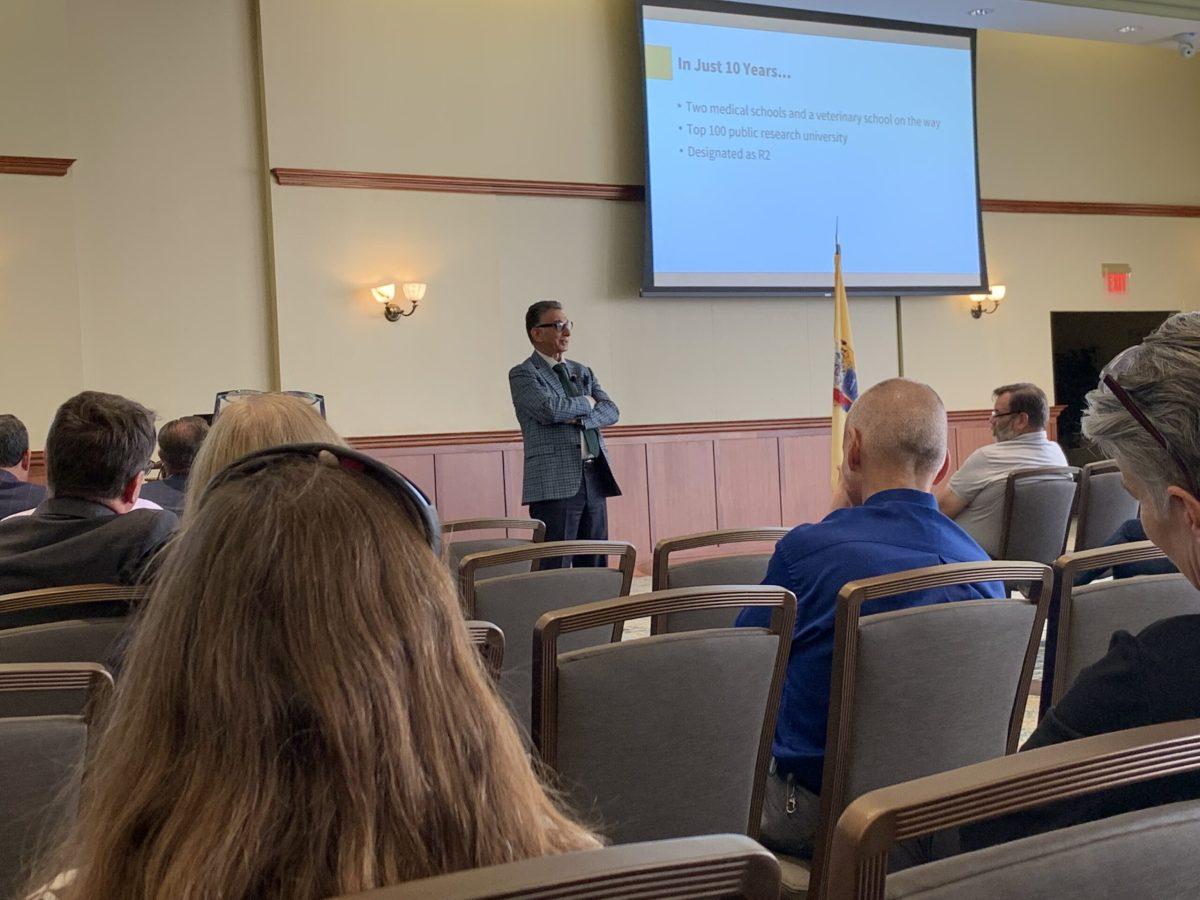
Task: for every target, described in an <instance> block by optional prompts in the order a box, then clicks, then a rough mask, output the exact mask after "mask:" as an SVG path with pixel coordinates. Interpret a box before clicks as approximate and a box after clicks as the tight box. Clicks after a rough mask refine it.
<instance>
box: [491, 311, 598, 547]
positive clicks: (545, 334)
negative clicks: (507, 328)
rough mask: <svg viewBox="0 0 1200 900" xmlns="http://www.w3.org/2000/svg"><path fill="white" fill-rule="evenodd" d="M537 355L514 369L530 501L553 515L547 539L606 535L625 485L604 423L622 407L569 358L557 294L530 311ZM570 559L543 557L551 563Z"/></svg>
mask: <svg viewBox="0 0 1200 900" xmlns="http://www.w3.org/2000/svg"><path fill="white" fill-rule="evenodd" d="M525 333H526V334H527V335H528V336H529V341H530V343H532V344H533V355H532V356H530V357H529V359H527V360H525V361H524V362H523V363H521V364H520V365H518V366H514V367H513V369H512V370H511V371H510V372H509V373H508V386H509V390H510V391H511V392H512V400H513V407H514V408H515V409H516V413H517V421H518V422H519V423H520V425H521V435H522V436H523V437H524V439H525V479H524V487H523V488H522V498H521V502H522V503H528V504H529V514H530V515H531V516H533V517H534V518H535V519H541V520H542V521H543V522H545V523H546V540H547V541H573V540H606V539H607V538H608V507H607V504H606V500H605V498H607V497H615V496H617V495H618V494H620V493H621V489H620V488H619V487H617V481H616V479H615V478H614V477H613V474H612V468H611V467H610V466H609V463H608V455H607V450H606V448H605V446H604V436H603V435H602V434H601V433H600V429H601V428H603V427H604V426H606V425H612V424H614V423H615V422H616V421H617V419H618V417H619V416H620V412H619V411H618V410H617V405H616V404H615V403H613V402H612V400H611V398H609V396H608V394H606V393H604V389H603V388H601V387H600V381H599V379H597V378H596V376H595V374H593V372H592V370H591V369H589V368H588V367H587V366H585V365H583V364H582V363H578V362H575V361H573V360H568V359H564V358H563V354H564V353H565V352H566V350H567V345H568V344H569V343H570V340H571V322H570V321H569V320H568V319H567V314H566V313H565V312H564V311H563V308H562V304H561V303H559V302H558V301H557V300H540V301H538V302H537V303H534V304H533V305H532V306H530V307H529V309H528V310H527V311H526V313H525ZM574 560H575V562H574V564H575V565H576V566H603V565H605V563H606V560H605V558H604V557H603V556H577V557H575V558H574ZM563 563H564V560H562V559H561V558H560V559H549V560H543V561H542V563H541V567H542V568H543V569H548V568H554V567H555V566H558V565H562V564H563Z"/></svg>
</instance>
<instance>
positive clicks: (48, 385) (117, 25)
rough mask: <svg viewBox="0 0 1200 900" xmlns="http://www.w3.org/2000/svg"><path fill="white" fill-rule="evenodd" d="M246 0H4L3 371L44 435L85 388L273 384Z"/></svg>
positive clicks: (204, 392) (179, 392)
mask: <svg viewBox="0 0 1200 900" xmlns="http://www.w3.org/2000/svg"><path fill="white" fill-rule="evenodd" d="M252 25H253V18H252V7H251V6H250V4H249V3H247V2H246V0H206V2H204V3H187V2H183V0H169V2H164V0H99V2H93V0H67V2H64V0H58V2H47V0H6V2H5V3H4V4H2V5H0V122H2V123H3V125H0V154H7V155H28V156H63V157H74V158H77V159H78V161H77V162H76V163H75V165H74V166H73V167H72V169H71V171H70V173H69V174H68V175H67V176H66V177H65V178H61V179H59V178H45V177H34V176H27V175H0V317H2V318H0V323H2V327H0V378H3V384H4V386H5V391H4V401H3V403H2V404H0V405H2V406H3V407H4V409H5V411H7V410H11V411H13V412H16V413H17V414H18V415H19V416H21V418H22V419H24V420H25V422H26V424H27V425H28V426H29V429H30V435H31V439H32V441H33V443H34V445H35V446H40V445H41V443H42V441H43V439H44V437H45V431H46V426H47V425H48V424H49V420H50V417H51V416H52V415H53V412H54V408H55V407H56V406H57V404H58V403H59V402H61V401H62V400H63V399H64V398H65V397H67V396H68V395H70V394H71V393H74V392H75V391H78V390H80V389H82V388H85V387H86V388H94V389H98V390H111V391H118V392H121V393H124V394H127V395H129V396H131V397H134V398H136V399H138V400H141V401H142V402H144V403H146V404H148V405H150V406H152V407H153V408H155V409H156V410H157V411H158V412H159V413H160V415H161V416H162V417H163V418H169V417H173V416H177V415H181V414H184V413H190V412H196V411H202V410H204V409H206V408H211V405H212V397H213V394H214V392H215V391H217V390H218V389H220V388H223V387H235V386H247V387H267V386H269V380H270V372H271V359H270V339H269V332H268V321H269V318H268V317H269V312H270V306H269V301H268V292H267V287H268V285H267V278H266V251H265V244H266V236H265V226H264V212H263V208H264V203H263V198H262V187H261V185H262V163H261V152H260V150H259V135H260V126H259V121H258V109H257V103H258V88H257V82H256V80H255V66H256V62H255V52H256V50H255V40H256V39H255V37H254V31H253V27H252Z"/></svg>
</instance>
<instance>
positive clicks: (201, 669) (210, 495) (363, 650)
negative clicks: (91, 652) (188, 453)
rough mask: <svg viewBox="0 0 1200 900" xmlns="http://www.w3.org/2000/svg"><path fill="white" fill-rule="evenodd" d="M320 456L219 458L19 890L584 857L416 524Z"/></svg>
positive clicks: (177, 885)
mask: <svg viewBox="0 0 1200 900" xmlns="http://www.w3.org/2000/svg"><path fill="white" fill-rule="evenodd" d="M331 449H333V450H334V451H335V452H333V453H331V452H329V451H328V450H327V451H323V452H321V454H320V455H319V456H314V455H311V454H312V453H313V451H311V450H310V451H307V453H306V452H302V451H300V450H295V451H291V450H280V451H276V452H274V453H273V454H272V455H271V461H270V463H269V464H265V465H258V466H257V467H256V468H255V467H250V468H247V465H246V461H243V462H242V463H238V464H235V465H234V466H232V467H231V468H230V469H229V470H228V471H226V472H224V473H222V474H221V475H220V476H219V477H218V478H217V479H216V480H215V481H214V482H213V483H212V485H211V486H210V488H209V490H207V491H206V492H204V493H203V494H202V495H201V496H200V497H199V498H198V502H197V504H196V505H195V506H194V507H192V509H191V515H192V520H191V523H190V525H189V527H188V528H187V529H186V530H185V531H184V532H183V533H182V534H181V535H180V537H179V539H178V540H177V541H176V544H175V546H174V548H173V549H172V552H171V554H170V555H169V558H168V559H167V560H166V562H165V564H164V566H163V569H162V572H161V574H160V576H159V578H158V580H157V581H156V582H155V584H154V588H153V593H152V595H151V597H150V599H149V602H148V603H147V604H146V608H145V612H144V618H143V619H142V621H141V623H140V626H139V628H138V631H137V634H136V636H135V638H134V641H133V644H132V646H131V647H130V650H129V655H128V659H127V664H126V669H125V672H124V675H123V677H122V678H121V680H120V681H119V683H118V685H117V688H116V693H115V696H114V700H113V703H112V707H111V714H110V715H109V717H108V721H107V723H106V724H105V725H104V726H103V727H102V730H101V731H100V733H99V735H98V740H97V743H96V748H95V751H96V752H95V755H94V757H93V759H92V761H91V764H90V766H89V770H88V777H87V778H86V781H85V784H84V789H83V794H82V799H81V802H80V807H79V815H78V818H77V820H76V822H75V823H74V825H73V827H72V828H71V830H70V832H69V834H68V836H67V837H66V839H65V841H64V842H63V843H62V845H61V847H60V848H59V849H58V851H57V852H56V853H55V854H53V855H52V856H51V857H50V858H49V859H48V860H47V862H46V866H45V868H44V870H43V871H42V873H41V876H42V877H41V878H40V879H39V880H38V881H35V883H39V884H46V883H47V880H48V878H52V877H53V873H55V872H66V871H68V870H72V871H71V874H70V876H69V877H60V878H58V879H56V883H55V884H54V886H53V894H54V896H57V897H58V898H59V900H66V898H74V897H78V898H87V900H118V898H120V900H150V898H163V900H165V898H172V900H189V898H214V900H215V898H222V900H242V898H245V900H249V898H265V897H280V898H282V897H288V898H298V900H316V898H321V897H329V896H334V895H338V894H344V893H350V892H354V891H362V890H367V889H371V888H375V887H380V886H385V885H389V884H395V883H399V882H403V881H406V880H409V879H414V878H422V877H426V876H430V875H435V874H440V873H445V872H452V871H455V870H460V869H466V868H471V867H477V866H486V865H490V864H494V863H500V862H505V861H509V860H517V859H524V858H529V857H534V856H539V855H545V854H550V853H559V852H565V851H569V850H575V849H583V848H589V847H595V846H598V842H597V840H596V838H595V837H594V836H593V835H592V834H591V833H590V832H589V831H588V830H587V829H585V828H584V827H582V826H581V825H579V824H577V823H576V822H575V821H574V820H573V819H572V818H571V817H570V816H569V815H568V814H567V813H565V812H564V811H563V810H562V809H560V808H559V806H558V805H557V804H556V802H555V801H554V800H553V799H552V798H551V797H550V796H548V794H547V793H546V790H545V789H544V788H543V786H542V784H541V782H540V781H539V779H538V777H537V775H536V774H535V773H534V771H533V769H532V767H531V763H530V761H529V759H528V757H527V755H526V751H525V748H524V746H523V743H522V741H521V739H520V737H519V736H518V734H517V730H516V728H515V726H514V725H513V723H512V720H511V718H510V717H509V714H508V712H507V710H506V709H505V707H504V705H503V703H502V701H501V700H500V699H499V698H498V696H497V694H496V692H495V690H494V689H493V687H492V684H491V681H490V679H489V678H488V676H487V674H486V673H485V671H484V669H483V666H482V664H481V660H480V658H479V656H478V654H477V653H476V651H475V649H474V648H473V646H472V645H471V643H470V640H469V637H468V634H467V630H466V627H465V624H464V621H463V618H462V614H461V612H460V611H459V606H458V600H457V597H456V594H455V589H454V585H453V583H452V582H451V579H450V576H449V574H448V572H447V570H446V568H445V567H444V566H443V565H441V564H440V563H439V561H438V559H437V557H436V556H435V554H434V552H433V551H432V549H431V548H430V545H429V542H428V539H427V537H426V535H423V534H422V533H421V532H420V530H419V523H414V521H413V520H412V518H411V516H410V515H409V514H408V513H406V511H405V510H404V509H403V508H402V507H401V504H400V502H399V501H398V500H397V498H396V496H394V495H391V494H389V491H388V490H387V489H386V485H385V486H381V484H382V482H381V480H380V479H381V478H382V477H383V476H380V475H379V473H378V472H376V473H371V472H369V471H366V472H364V467H363V465H362V463H361V461H360V462H359V463H358V464H357V466H358V469H357V471H352V470H351V469H352V468H353V467H351V468H346V467H345V466H346V464H345V463H344V462H343V463H340V464H339V462H337V461H336V460H337V459H340V458H342V457H343V456H345V455H346V454H344V453H342V452H340V451H337V450H336V448H331ZM355 455H356V454H355ZM374 465H376V466H380V467H381V468H382V464H378V463H375V464H374ZM372 474H374V476H375V477H367V476H368V475H372Z"/></svg>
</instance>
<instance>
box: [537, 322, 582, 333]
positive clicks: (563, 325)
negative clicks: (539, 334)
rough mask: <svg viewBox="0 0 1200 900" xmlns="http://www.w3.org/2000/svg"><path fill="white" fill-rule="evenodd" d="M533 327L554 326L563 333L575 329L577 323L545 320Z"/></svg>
mask: <svg viewBox="0 0 1200 900" xmlns="http://www.w3.org/2000/svg"><path fill="white" fill-rule="evenodd" d="M533 327H534V328H553V329H554V330H555V331H557V332H558V333H559V334H562V333H563V331H564V330H569V331H574V330H575V323H574V322H543V323H542V324H541V325H534V326H533Z"/></svg>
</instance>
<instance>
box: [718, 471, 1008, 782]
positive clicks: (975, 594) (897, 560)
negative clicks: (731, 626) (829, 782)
mask: <svg viewBox="0 0 1200 900" xmlns="http://www.w3.org/2000/svg"><path fill="white" fill-rule="evenodd" d="M987 559H988V555H987V554H986V553H985V552H984V551H983V549H982V548H981V547H980V546H979V545H978V544H977V543H975V541H974V540H973V539H972V538H971V536H970V535H968V534H967V533H966V532H965V531H963V530H962V529H961V528H960V527H959V526H958V525H955V524H954V522H953V521H952V520H951V519H949V518H947V517H946V516H944V515H942V513H941V512H940V511H939V510H938V505H937V499H936V498H935V497H934V496H933V495H932V494H927V493H925V492H924V491H915V490H907V489H896V490H888V491H880V492H879V493H877V494H873V495H872V496H871V497H870V498H868V499H867V501H866V502H865V503H864V504H863V505H862V506H856V507H851V508H849V509H839V510H835V511H833V512H831V513H830V514H829V515H827V516H826V517H825V518H824V519H823V520H822V521H821V522H819V523H817V524H815V525H798V526H796V527H795V528H793V529H792V530H791V531H790V532H788V533H787V535H786V536H785V537H784V538H783V540H781V541H780V542H779V543H778V544H776V545H775V553H774V555H772V557H771V562H770V564H769V565H768V567H767V574H766V577H765V578H764V579H763V584H774V585H779V586H780V587H785V588H787V589H788V590H790V591H791V592H792V593H794V594H795V595H796V629H795V631H794V632H793V634H792V649H791V656H790V657H789V658H788V666H787V675H786V676H785V680H784V685H783V698H782V701H781V703H780V706H779V720H778V723H777V724H776V727H775V742H774V746H773V751H774V755H775V759H776V761H777V765H778V768H779V771H780V772H782V773H784V774H794V775H795V777H796V781H797V782H798V783H799V784H801V785H803V786H804V787H806V788H807V789H808V790H810V791H812V792H813V793H815V794H819V793H820V791H821V772H822V769H823V767H824V762H825V729H826V724H827V720H828V718H829V689H830V677H831V669H832V666H833V621H834V610H835V608H836V606H837V595H838V591H840V590H841V589H842V588H843V587H844V586H845V585H846V584H847V583H848V582H851V581H857V580H859V579H861V578H871V577H873V576H875V575H889V574H891V573H893V572H903V571H905V570H907V569H920V568H924V567H925V566H936V565H942V564H944V563H957V562H981V561H985V560H987ZM1006 596H1008V594H1007V593H1006V591H1005V589H1004V586H1003V585H1002V584H1000V583H998V582H982V583H980V584H967V585H955V586H952V587H943V588H932V589H929V590H924V591H916V592H913V593H910V594H904V595H902V596H899V597H891V598H886V599H883V600H872V601H871V602H869V603H867V604H865V605H864V607H863V615H871V614H874V613H881V612H890V611H891V610H895V609H907V608H909V607H913V606H927V605H929V604H933V603H948V602H950V601H954V600H974V599H979V598H983V597H990V598H998V597H1006ZM769 621H770V610H767V609H762V608H755V607H747V608H746V609H743V610H742V612H741V613H740V614H739V615H738V618H737V624H738V625H739V626H743V627H760V628H761V627H766V626H767V625H768V624H769Z"/></svg>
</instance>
